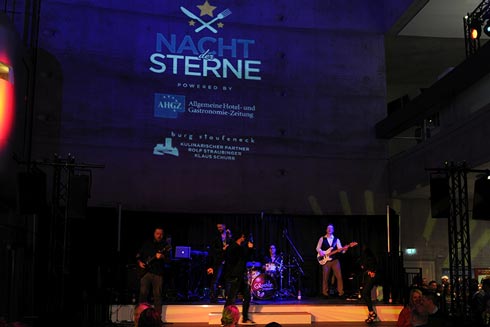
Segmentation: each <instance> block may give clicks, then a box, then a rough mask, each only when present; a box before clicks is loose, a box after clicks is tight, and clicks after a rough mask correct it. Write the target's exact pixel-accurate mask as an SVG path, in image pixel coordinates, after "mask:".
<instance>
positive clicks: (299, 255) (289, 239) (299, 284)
mask: <svg viewBox="0 0 490 327" xmlns="http://www.w3.org/2000/svg"><path fill="white" fill-rule="evenodd" d="M282 234H283V235H284V237H285V238H286V240H287V241H288V243H289V245H290V247H291V248H292V249H293V252H294V254H295V256H293V261H294V265H295V266H296V268H297V269H298V271H299V272H300V274H301V276H304V275H305V273H304V271H303V269H302V268H301V266H300V264H299V262H298V260H299V261H300V262H301V263H304V262H305V261H304V260H303V257H302V256H301V254H300V253H299V251H298V249H297V248H296V246H294V243H293V241H292V240H291V238H290V237H289V234H288V230H287V229H286V228H285V229H284V230H283V232H282ZM290 275H291V274H290ZM301 276H299V278H298V300H300V299H301Z"/></svg>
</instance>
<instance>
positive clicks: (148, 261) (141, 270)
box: [136, 245, 172, 279]
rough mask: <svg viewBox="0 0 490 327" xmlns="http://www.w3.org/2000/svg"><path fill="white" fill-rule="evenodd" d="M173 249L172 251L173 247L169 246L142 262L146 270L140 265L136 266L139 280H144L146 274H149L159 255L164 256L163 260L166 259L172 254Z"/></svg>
mask: <svg viewBox="0 0 490 327" xmlns="http://www.w3.org/2000/svg"><path fill="white" fill-rule="evenodd" d="M171 249H172V246H171V245H167V246H165V247H164V248H163V249H161V250H158V251H157V252H156V253H155V255H153V256H151V257H148V258H147V259H146V260H141V261H142V262H143V263H144V264H145V267H144V268H141V267H140V265H139V264H137V265H136V267H137V274H138V278H140V279H141V278H143V276H144V275H146V273H147V272H148V270H150V268H151V266H152V264H153V263H154V262H155V261H156V260H157V254H158V253H160V254H162V255H163V258H164V259H165V257H166V256H168V253H169V252H170V250H171Z"/></svg>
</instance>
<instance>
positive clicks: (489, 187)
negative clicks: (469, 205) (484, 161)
mask: <svg viewBox="0 0 490 327" xmlns="http://www.w3.org/2000/svg"><path fill="white" fill-rule="evenodd" d="M473 219H477V220H490V180H489V179H487V178H486V177H484V178H479V179H477V180H475V188H474V193H473Z"/></svg>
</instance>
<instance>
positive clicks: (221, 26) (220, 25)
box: [217, 22, 225, 28]
mask: <svg viewBox="0 0 490 327" xmlns="http://www.w3.org/2000/svg"><path fill="white" fill-rule="evenodd" d="M217 25H218V28H223V26H225V24H223V23H222V22H219V23H218V24H217Z"/></svg>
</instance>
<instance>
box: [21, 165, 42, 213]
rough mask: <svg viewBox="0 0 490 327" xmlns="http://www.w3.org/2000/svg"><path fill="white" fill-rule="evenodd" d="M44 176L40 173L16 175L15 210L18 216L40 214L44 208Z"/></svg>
mask: <svg viewBox="0 0 490 327" xmlns="http://www.w3.org/2000/svg"><path fill="white" fill-rule="evenodd" d="M46 203H47V202H46V174H45V173H43V172H42V171H35V172H20V173H18V174H17V209H18V211H19V213H20V214H25V215H30V214H36V213H40V212H41V211H43V210H44V209H45V208H46Z"/></svg>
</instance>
